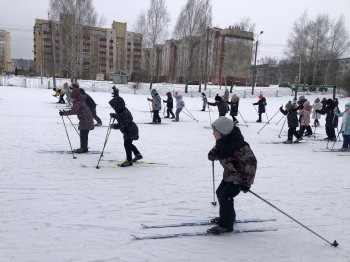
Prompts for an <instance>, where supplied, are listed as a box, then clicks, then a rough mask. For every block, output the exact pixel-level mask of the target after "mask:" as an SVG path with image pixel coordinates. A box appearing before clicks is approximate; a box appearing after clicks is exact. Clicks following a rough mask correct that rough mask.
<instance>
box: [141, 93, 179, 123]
mask: <svg viewBox="0 0 350 262" xmlns="http://www.w3.org/2000/svg"><path fill="white" fill-rule="evenodd" d="M151 96H152V98H148V97H147V100H148V101H149V102H151V105H150V109H151V112H152V113H153V120H152V123H154V124H160V123H161V122H162V120H161V118H160V116H159V111H160V110H161V109H162V99H161V97H160V95H159V94H158V92H157V90H156V89H152V90H151ZM166 96H167V100H163V102H164V103H166V107H167V115H166V116H165V117H164V118H170V119H173V120H172V121H173V122H179V120H180V113H181V111H182V109H183V108H184V107H185V102H184V101H183V99H182V96H181V95H180V94H179V92H177V91H176V92H175V93H174V97H175V101H176V111H175V115H174V112H173V108H174V102H173V97H172V95H171V93H170V92H167V93H166ZM170 115H171V117H170Z"/></svg>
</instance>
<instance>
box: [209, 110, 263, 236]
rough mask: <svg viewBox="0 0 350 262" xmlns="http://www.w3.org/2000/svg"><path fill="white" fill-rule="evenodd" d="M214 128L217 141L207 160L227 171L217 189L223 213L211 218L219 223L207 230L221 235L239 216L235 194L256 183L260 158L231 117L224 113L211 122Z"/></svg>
mask: <svg viewBox="0 0 350 262" xmlns="http://www.w3.org/2000/svg"><path fill="white" fill-rule="evenodd" d="M212 128H213V135H214V138H215V140H216V144H215V146H214V147H213V149H212V150H210V152H209V153H208V159H209V160H210V161H215V160H219V162H220V164H221V165H222V166H223V168H224V172H223V179H222V181H221V183H220V185H219V186H218V188H217V190H216V195H217V197H218V201H219V205H220V209H219V215H220V216H219V217H218V218H215V219H213V220H212V221H213V222H214V223H216V224H218V225H217V226H215V227H213V228H210V229H208V233H212V234H221V233H226V232H232V231H233V223H234V221H235V219H236V213H235V209H234V205H233V201H234V197H235V196H237V195H238V194H239V193H240V192H241V191H243V192H244V193H246V192H248V191H249V189H250V187H251V185H252V184H253V182H254V177H255V172H256V167H257V160H256V158H255V155H254V153H253V151H252V150H251V148H250V146H249V144H248V143H247V142H245V141H244V137H243V136H242V134H241V131H240V129H239V128H238V127H237V126H235V125H234V123H233V121H232V120H231V119H229V118H227V117H224V116H222V117H220V118H218V119H217V120H215V121H214V122H213V123H212Z"/></svg>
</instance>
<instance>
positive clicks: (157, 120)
mask: <svg viewBox="0 0 350 262" xmlns="http://www.w3.org/2000/svg"><path fill="white" fill-rule="evenodd" d="M152 122H153V123H161V122H162V120H161V119H160V117H159V110H153V121H152Z"/></svg>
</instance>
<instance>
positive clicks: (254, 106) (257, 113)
mask: <svg viewBox="0 0 350 262" xmlns="http://www.w3.org/2000/svg"><path fill="white" fill-rule="evenodd" d="M253 106H254V109H255V112H256V113H257V114H258V115H259V112H258V110H256V107H255V105H254V104H253Z"/></svg>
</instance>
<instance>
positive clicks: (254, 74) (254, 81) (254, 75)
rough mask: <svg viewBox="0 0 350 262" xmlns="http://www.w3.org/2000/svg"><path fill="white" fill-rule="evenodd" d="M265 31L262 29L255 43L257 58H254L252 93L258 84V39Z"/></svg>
mask: <svg viewBox="0 0 350 262" xmlns="http://www.w3.org/2000/svg"><path fill="white" fill-rule="evenodd" d="M263 33H264V31H260V34H259V35H258V36H257V37H256V43H255V58H254V71H253V79H252V80H253V83H252V95H254V87H255V84H256V79H255V78H256V75H257V68H256V56H257V53H258V43H259V41H258V39H259V36H261V35H262V34H263Z"/></svg>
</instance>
